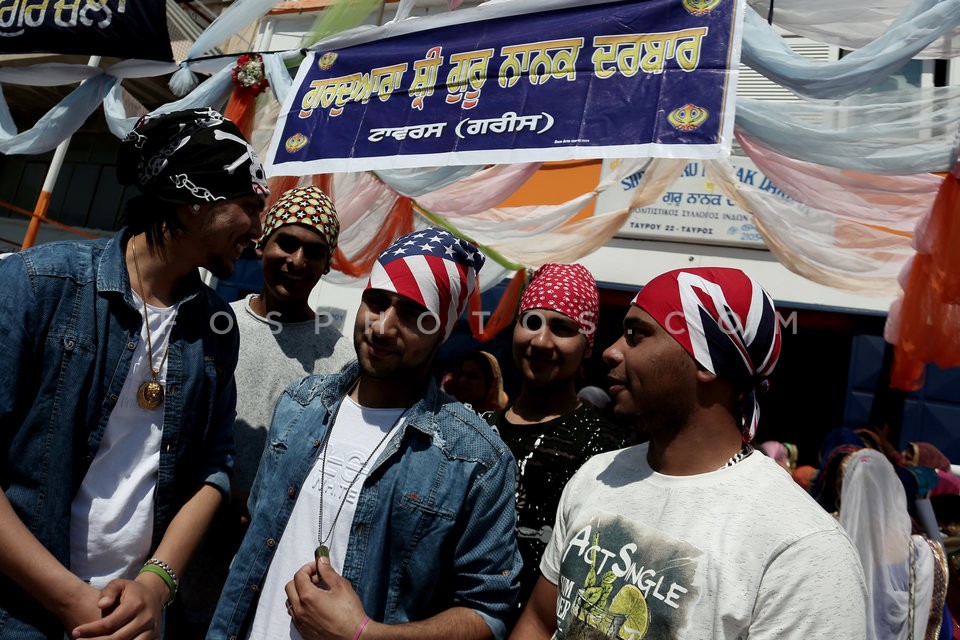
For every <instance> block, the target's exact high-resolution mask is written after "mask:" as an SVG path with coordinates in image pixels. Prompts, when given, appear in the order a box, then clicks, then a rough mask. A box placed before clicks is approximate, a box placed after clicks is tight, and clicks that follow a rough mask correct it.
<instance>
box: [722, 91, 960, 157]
mask: <svg viewBox="0 0 960 640" xmlns="http://www.w3.org/2000/svg"><path fill="white" fill-rule="evenodd" d="M736 118H737V120H736V122H737V127H738V128H739V129H740V130H741V131H743V132H745V133H746V134H747V135H749V136H750V137H751V138H753V139H755V140H756V141H757V142H759V143H760V144H762V145H763V146H765V147H768V148H770V149H773V150H775V151H776V152H777V153H779V154H781V155H785V156H789V157H791V158H796V159H798V160H804V161H806V162H815V163H817V164H825V165H829V166H832V167H839V168H842V169H853V170H854V171H861V172H864V173H878V174H887V175H899V174H910V173H927V172H938V171H939V172H945V171H949V170H950V169H951V168H952V167H953V165H954V158H955V152H956V148H957V134H958V131H960V86H951V87H923V88H916V87H912V88H909V89H902V90H896V91H883V92H877V93H867V94H860V95H857V96H852V97H850V98H846V99H844V100H837V101H821V102H764V101H760V100H750V99H746V98H744V99H741V100H739V101H738V103H737V116H736Z"/></svg>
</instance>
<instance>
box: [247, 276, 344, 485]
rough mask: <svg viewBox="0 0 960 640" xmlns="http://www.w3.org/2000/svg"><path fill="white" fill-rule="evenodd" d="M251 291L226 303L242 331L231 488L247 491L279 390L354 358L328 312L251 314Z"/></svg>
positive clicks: (328, 370) (261, 450)
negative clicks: (297, 317)
mask: <svg viewBox="0 0 960 640" xmlns="http://www.w3.org/2000/svg"><path fill="white" fill-rule="evenodd" d="M255 295H256V294H250V295H249V296H247V297H246V298H244V299H243V300H237V301H236V302H233V303H231V304H230V306H231V307H232V308H233V311H234V313H235V314H237V329H238V330H239V331H240V354H239V357H238V360H237V372H236V378H237V421H236V425H235V427H234V439H235V440H236V446H237V455H236V462H235V466H234V472H233V481H232V486H233V490H234V492H235V493H237V492H240V493H245V492H249V491H250V487H251V486H252V484H253V478H254V476H255V475H256V473H257V466H258V465H259V464H260V454H261V453H262V452H263V446H264V443H265V442H266V438H267V431H268V430H269V428H270V421H271V419H272V418H273V408H274V406H275V405H276V403H277V398H279V397H280V394H281V393H282V392H283V390H284V389H286V388H287V386H289V385H290V383H292V382H296V381H297V380H299V379H301V378H303V377H304V376H307V375H312V374H319V373H324V374H325V373H336V372H337V371H339V370H340V369H342V368H343V366H344V365H345V364H347V363H348V362H351V361H352V360H353V359H354V358H355V357H356V353H355V351H354V349H353V344H352V342H351V341H350V340H349V339H348V338H347V337H345V336H344V335H343V334H342V333H340V331H338V330H337V329H336V328H335V327H334V326H333V324H332V319H331V318H330V317H329V316H326V315H324V314H318V316H317V318H316V319H315V320H307V321H305V322H284V323H281V322H278V321H277V320H276V319H269V318H264V317H261V316H258V315H257V314H256V313H254V311H253V309H251V308H250V300H251V299H252V298H253V297H254V296H255Z"/></svg>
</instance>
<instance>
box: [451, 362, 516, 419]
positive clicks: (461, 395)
mask: <svg viewBox="0 0 960 640" xmlns="http://www.w3.org/2000/svg"><path fill="white" fill-rule="evenodd" d="M448 376H449V377H447V378H446V380H445V382H444V384H443V390H444V391H445V392H447V393H449V394H450V395H451V396H453V397H454V398H456V399H457V400H459V401H460V402H462V403H464V404H467V405H470V407H471V408H472V409H473V410H474V411H476V412H477V413H485V412H487V411H496V410H497V409H503V408H504V407H505V406H507V402H508V401H509V400H508V398H507V393H506V392H505V391H504V390H503V374H502V373H501V372H500V364H499V363H498V362H497V359H496V358H494V357H493V354H490V353H487V352H486V351H481V350H479V349H478V350H476V351H470V352H468V353H466V354H465V355H464V356H463V357H462V358H461V359H460V362H458V363H457V367H456V369H455V370H454V372H453V373H452V374H448Z"/></svg>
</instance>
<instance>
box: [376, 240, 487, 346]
mask: <svg viewBox="0 0 960 640" xmlns="http://www.w3.org/2000/svg"><path fill="white" fill-rule="evenodd" d="M484 260H486V258H485V257H484V255H483V254H482V253H480V250H479V249H477V247H475V246H474V245H472V244H470V243H469V242H467V241H466V240H462V239H461V238H458V237H456V236H455V235H453V234H452V233H450V232H449V231H444V230H443V229H436V228H432V227H431V228H428V229H424V230H423V231H415V232H413V233H408V234H407V235H405V236H400V237H399V238H397V240H396V241H394V243H393V244H392V245H390V246H389V247H388V248H387V249H386V250H385V251H384V252H383V253H381V254H380V257H379V258H377V261H376V262H375V263H374V265H373V268H372V269H371V270H370V280H369V281H368V282H367V289H383V290H384V291H392V292H393V293H397V294H399V295H401V296H404V297H406V298H410V299H411V300H413V301H414V302H417V303H419V304H422V305H423V306H424V307H426V309H427V311H429V312H430V314H431V315H433V316H434V317H436V318H437V319H438V321H439V323H440V327H442V328H443V337H444V339H446V338H447V337H449V336H450V333H451V332H452V331H453V326H454V325H455V324H456V322H457V318H459V317H460V314H461V313H463V310H464V309H465V308H466V306H467V300H468V299H469V298H470V294H471V293H473V290H474V289H475V288H476V286H477V273H479V271H480V268H481V267H482V266H483V263H484Z"/></svg>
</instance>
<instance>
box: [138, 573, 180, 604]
mask: <svg viewBox="0 0 960 640" xmlns="http://www.w3.org/2000/svg"><path fill="white" fill-rule="evenodd" d="M148 571H149V572H150V573H154V574H156V575H158V576H160V578H161V579H162V580H163V581H164V582H165V583H166V585H167V589H169V590H170V599H169V600H168V601H167V604H169V603H171V602H173V597H174V596H175V595H177V585H176V584H175V583H174V582H173V578H171V577H170V574H169V573H167V572H166V571H164V570H163V569H162V568H161V567H158V566H157V565H155V564H145V565H143V567H141V569H140V573H146V572H148Z"/></svg>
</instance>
